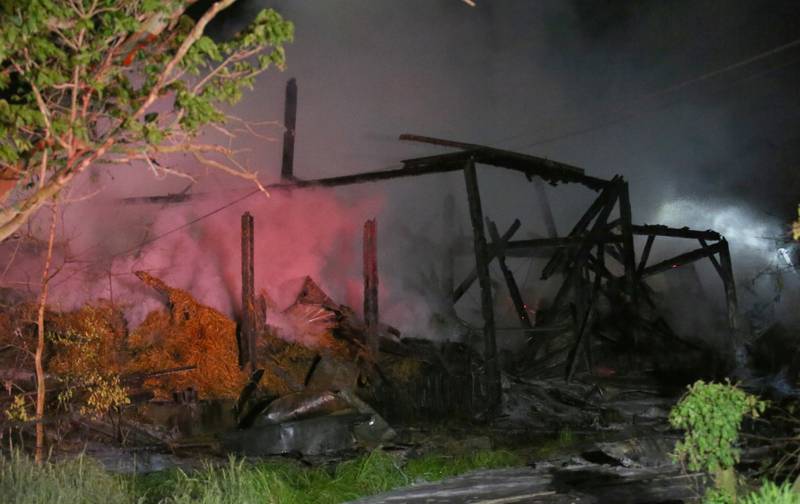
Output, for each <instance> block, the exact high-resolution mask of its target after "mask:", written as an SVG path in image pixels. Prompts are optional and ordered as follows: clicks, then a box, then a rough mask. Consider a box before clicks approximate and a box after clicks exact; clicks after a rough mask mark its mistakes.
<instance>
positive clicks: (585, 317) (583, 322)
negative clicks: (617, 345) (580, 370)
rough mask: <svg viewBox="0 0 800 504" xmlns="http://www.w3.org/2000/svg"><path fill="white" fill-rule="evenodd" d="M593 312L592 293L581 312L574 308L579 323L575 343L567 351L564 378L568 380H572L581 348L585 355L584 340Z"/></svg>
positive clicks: (585, 345)
mask: <svg viewBox="0 0 800 504" xmlns="http://www.w3.org/2000/svg"><path fill="white" fill-rule="evenodd" d="M594 313H595V310H594V295H593V296H592V300H591V301H590V302H589V306H588V307H587V308H585V309H583V310H582V312H581V311H578V309H577V308H576V313H575V317H576V318H577V319H578V320H579V321H580V323H579V324H578V330H577V331H576V334H575V343H574V344H573V346H572V349H571V350H570V352H569V356H568V357H567V367H566V376H565V379H566V381H568V382H569V381H572V377H573V376H574V375H575V370H576V369H577V367H578V366H577V364H578V355H579V354H580V353H581V350H583V352H584V355H586V350H587V341H586V340H587V339H588V333H589V331H590V328H591V326H592V322H593V319H594ZM587 357H588V356H587Z"/></svg>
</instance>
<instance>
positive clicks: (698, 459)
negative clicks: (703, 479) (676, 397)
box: [669, 381, 766, 472]
mask: <svg viewBox="0 0 800 504" xmlns="http://www.w3.org/2000/svg"><path fill="white" fill-rule="evenodd" d="M765 407H766V403H765V402H764V401H759V400H758V398H757V397H755V396H753V395H750V394H747V393H745V392H744V391H743V390H741V389H739V388H737V387H736V386H734V385H731V384H730V383H705V382H703V381H697V382H695V383H694V384H693V385H692V386H691V387H689V391H688V392H687V393H686V395H685V396H684V397H683V398H682V399H681V400H680V402H679V403H678V404H677V405H676V406H675V407H674V408H673V409H672V411H670V414H669V421H670V424H672V426H673V427H675V428H679V429H684V430H685V431H686V433H685V435H684V439H683V441H680V442H678V443H677V444H676V446H675V453H674V455H675V457H676V458H677V459H678V460H680V461H681V462H684V463H686V465H687V467H688V468H689V470H691V471H700V470H707V471H711V472H715V471H719V470H726V469H730V468H732V467H733V466H734V465H735V464H736V463H737V462H738V461H739V449H738V448H737V447H736V442H737V440H738V438H739V429H740V427H741V424H742V419H743V418H744V416H745V415H750V416H753V417H758V415H759V414H760V413H762V412H763V411H764V408H765Z"/></svg>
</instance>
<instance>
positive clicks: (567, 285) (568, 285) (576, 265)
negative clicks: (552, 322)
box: [550, 184, 620, 317]
mask: <svg viewBox="0 0 800 504" xmlns="http://www.w3.org/2000/svg"><path fill="white" fill-rule="evenodd" d="M619 190H620V184H610V185H609V186H608V187H606V188H605V189H604V190H603V194H601V195H600V198H602V201H603V202H604V204H605V206H604V207H603V208H602V210H600V213H599V214H598V215H597V219H596V220H595V222H594V225H593V226H592V230H591V234H597V233H599V232H600V231H601V230H603V229H605V226H606V223H607V220H608V216H609V215H610V214H611V211H612V210H613V209H614V206H615V204H616V201H617V197H618V194H619ZM600 198H598V199H600ZM593 245H595V244H594V243H593V242H591V241H584V243H583V244H581V246H580V247H579V248H578V249H577V250H576V251H575V253H574V254H573V255H572V257H571V258H570V260H569V261H568V264H567V269H566V272H567V274H566V278H565V279H564V282H563V283H562V284H561V287H560V288H559V289H558V292H557V293H556V296H555V298H554V299H553V304H552V306H551V308H550V310H551V315H550V316H551V317H555V316H557V315H558V313H559V311H560V310H561V306H562V305H563V303H564V301H565V300H566V297H567V296H568V295H569V293H570V291H571V290H572V288H573V287H574V283H575V276H576V275H581V274H582V270H583V267H584V265H585V264H586V262H587V261H588V259H589V255H590V253H591V249H592V246H593Z"/></svg>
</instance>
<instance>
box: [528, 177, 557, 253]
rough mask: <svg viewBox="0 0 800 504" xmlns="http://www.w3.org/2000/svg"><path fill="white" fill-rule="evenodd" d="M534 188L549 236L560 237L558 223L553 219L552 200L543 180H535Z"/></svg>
mask: <svg viewBox="0 0 800 504" xmlns="http://www.w3.org/2000/svg"><path fill="white" fill-rule="evenodd" d="M533 187H534V188H535V189H536V196H537V198H536V201H538V202H539V211H540V212H541V213H542V218H543V219H544V225H545V227H546V228H547V236H549V237H550V238H557V237H558V230H557V229H556V221H555V219H554V218H553V208H552V207H551V206H550V199H549V198H548V197H547V189H546V188H545V186H544V182H542V179H540V178H535V179H533Z"/></svg>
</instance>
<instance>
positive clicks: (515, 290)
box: [486, 217, 533, 329]
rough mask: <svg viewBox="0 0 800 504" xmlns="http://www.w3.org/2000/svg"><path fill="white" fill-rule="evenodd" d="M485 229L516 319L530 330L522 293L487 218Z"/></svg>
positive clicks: (495, 231) (494, 230) (530, 326)
mask: <svg viewBox="0 0 800 504" xmlns="http://www.w3.org/2000/svg"><path fill="white" fill-rule="evenodd" d="M486 227H487V228H488V229H489V236H490V237H491V238H492V243H493V244H496V254H497V262H498V264H500V271H502V273H503V278H505V280H506V286H507V287H508V294H509V295H510V296H511V301H513V303H514V308H515V309H516V311H517V317H519V320H520V323H521V325H522V327H523V328H525V329H532V328H533V324H532V323H531V319H530V317H529V316H528V306H527V305H526V304H525V302H524V301H523V300H522V293H520V291H519V286H518V285H517V281H516V280H515V279H514V273H512V272H511V270H510V269H509V268H508V265H507V264H506V254H505V247H504V242H503V241H502V240H501V239H500V233H499V232H498V231H497V225H496V224H495V223H494V222H493V221H491V220H489V218H488V217H487V218H486Z"/></svg>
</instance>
